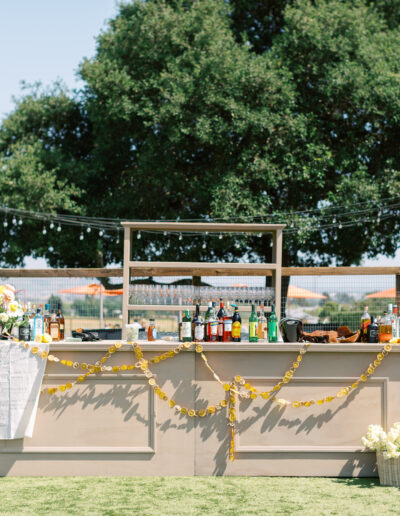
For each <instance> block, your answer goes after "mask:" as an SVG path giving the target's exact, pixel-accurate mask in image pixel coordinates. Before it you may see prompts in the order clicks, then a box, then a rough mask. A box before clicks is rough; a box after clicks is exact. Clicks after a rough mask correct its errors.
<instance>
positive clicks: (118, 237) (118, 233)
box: [117, 232, 119, 244]
mask: <svg viewBox="0 0 400 516" xmlns="http://www.w3.org/2000/svg"><path fill="white" fill-rule="evenodd" d="M117 244H119V232H118V235H117Z"/></svg>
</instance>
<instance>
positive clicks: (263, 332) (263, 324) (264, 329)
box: [257, 306, 268, 342]
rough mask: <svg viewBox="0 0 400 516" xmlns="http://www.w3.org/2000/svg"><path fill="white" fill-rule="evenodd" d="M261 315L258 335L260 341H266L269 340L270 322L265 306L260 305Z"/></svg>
mask: <svg viewBox="0 0 400 516" xmlns="http://www.w3.org/2000/svg"><path fill="white" fill-rule="evenodd" d="M260 308H261V310H260V316H259V317H258V326H257V336H258V340H259V341H263V342H266V341H267V340H268V324H267V318H266V317H265V313H264V306H261V307H260Z"/></svg>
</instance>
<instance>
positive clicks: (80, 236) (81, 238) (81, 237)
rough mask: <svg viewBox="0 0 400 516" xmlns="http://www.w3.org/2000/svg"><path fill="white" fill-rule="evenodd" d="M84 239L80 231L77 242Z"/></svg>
mask: <svg viewBox="0 0 400 516" xmlns="http://www.w3.org/2000/svg"><path fill="white" fill-rule="evenodd" d="M84 238H85V237H84V236H83V233H82V230H81V234H80V235H79V240H83V239H84Z"/></svg>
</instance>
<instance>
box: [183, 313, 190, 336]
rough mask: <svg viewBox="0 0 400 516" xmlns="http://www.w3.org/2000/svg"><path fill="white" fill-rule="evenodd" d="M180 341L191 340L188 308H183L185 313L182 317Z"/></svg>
mask: <svg viewBox="0 0 400 516" xmlns="http://www.w3.org/2000/svg"><path fill="white" fill-rule="evenodd" d="M182 341H183V342H191V341H192V318H191V317H190V314H189V310H185V315H184V316H183V318H182Z"/></svg>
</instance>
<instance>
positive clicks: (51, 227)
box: [49, 221, 54, 229]
mask: <svg viewBox="0 0 400 516" xmlns="http://www.w3.org/2000/svg"><path fill="white" fill-rule="evenodd" d="M49 228H50V229H54V222H53V221H51V222H50V226H49Z"/></svg>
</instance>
